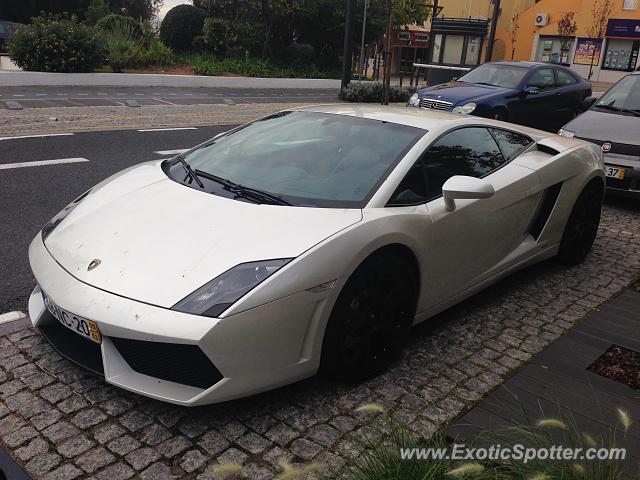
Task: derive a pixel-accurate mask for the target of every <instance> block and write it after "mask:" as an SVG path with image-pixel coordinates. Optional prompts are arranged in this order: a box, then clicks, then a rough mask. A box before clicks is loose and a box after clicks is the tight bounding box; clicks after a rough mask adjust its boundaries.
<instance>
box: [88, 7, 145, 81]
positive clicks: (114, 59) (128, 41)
mask: <svg viewBox="0 0 640 480" xmlns="http://www.w3.org/2000/svg"><path fill="white" fill-rule="evenodd" d="M99 28H100V36H101V38H102V40H103V42H104V45H105V47H106V49H107V59H108V62H109V64H110V65H111V70H112V71H113V72H121V71H122V69H123V68H125V67H131V66H134V65H135V64H136V61H138V60H139V59H140V55H141V54H142V53H143V50H144V49H145V48H149V46H150V45H149V42H150V40H151V38H152V35H153V32H152V31H151V28H150V27H149V26H148V25H142V24H141V23H140V22H138V21H136V20H133V19H131V18H129V17H123V16H120V15H113V16H111V15H109V17H105V21H104V22H102V23H101V24H100V27H99Z"/></svg>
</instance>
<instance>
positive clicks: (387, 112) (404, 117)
mask: <svg viewBox="0 0 640 480" xmlns="http://www.w3.org/2000/svg"><path fill="white" fill-rule="evenodd" d="M292 110H299V111H306V112H317V113H330V114H334V115H346V116H349V117H359V118H366V119H371V120H381V121H383V122H389V123H397V124H400V125H407V126H410V127H416V128H422V129H424V130H435V129H436V128H440V127H442V126H443V124H454V123H460V121H461V120H462V119H463V118H464V117H461V116H460V115H456V114H452V113H447V112H438V111H434V110H427V109H419V108H406V107H394V106H384V105H377V104H369V105H362V104H357V105H354V104H348V103H343V104H331V105H311V106H308V107H301V108H294V109H292Z"/></svg>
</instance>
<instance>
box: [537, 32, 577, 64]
mask: <svg viewBox="0 0 640 480" xmlns="http://www.w3.org/2000/svg"><path fill="white" fill-rule="evenodd" d="M574 43H575V40H574V39H572V38H559V37H540V40H539V42H538V49H537V51H536V61H538V62H545V63H557V64H562V65H569V63H570V58H569V55H570V52H571V51H572V50H573V45H574Z"/></svg>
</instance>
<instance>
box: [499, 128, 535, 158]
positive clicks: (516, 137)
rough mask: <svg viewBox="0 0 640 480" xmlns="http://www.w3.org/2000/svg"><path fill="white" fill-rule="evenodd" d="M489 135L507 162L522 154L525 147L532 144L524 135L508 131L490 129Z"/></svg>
mask: <svg viewBox="0 0 640 480" xmlns="http://www.w3.org/2000/svg"><path fill="white" fill-rule="evenodd" d="M491 133H492V134H493V138H495V139H496V141H497V142H498V145H499V146H500V150H502V154H503V155H504V157H505V159H506V160H507V161H508V162H510V161H511V160H513V159H514V158H516V157H517V156H518V155H520V154H521V153H522V152H524V151H525V150H526V149H527V147H529V145H531V144H532V143H533V140H531V139H530V138H529V137H527V136H526V135H522V134H520V133H516V132H512V131H510V130H503V129H501V128H492V129H491Z"/></svg>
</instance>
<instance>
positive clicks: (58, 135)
mask: <svg viewBox="0 0 640 480" xmlns="http://www.w3.org/2000/svg"><path fill="white" fill-rule="evenodd" d="M69 135H73V133H46V134H41V135H22V136H19V137H0V140H18V139H20V138H41V137H67V136H69Z"/></svg>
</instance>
